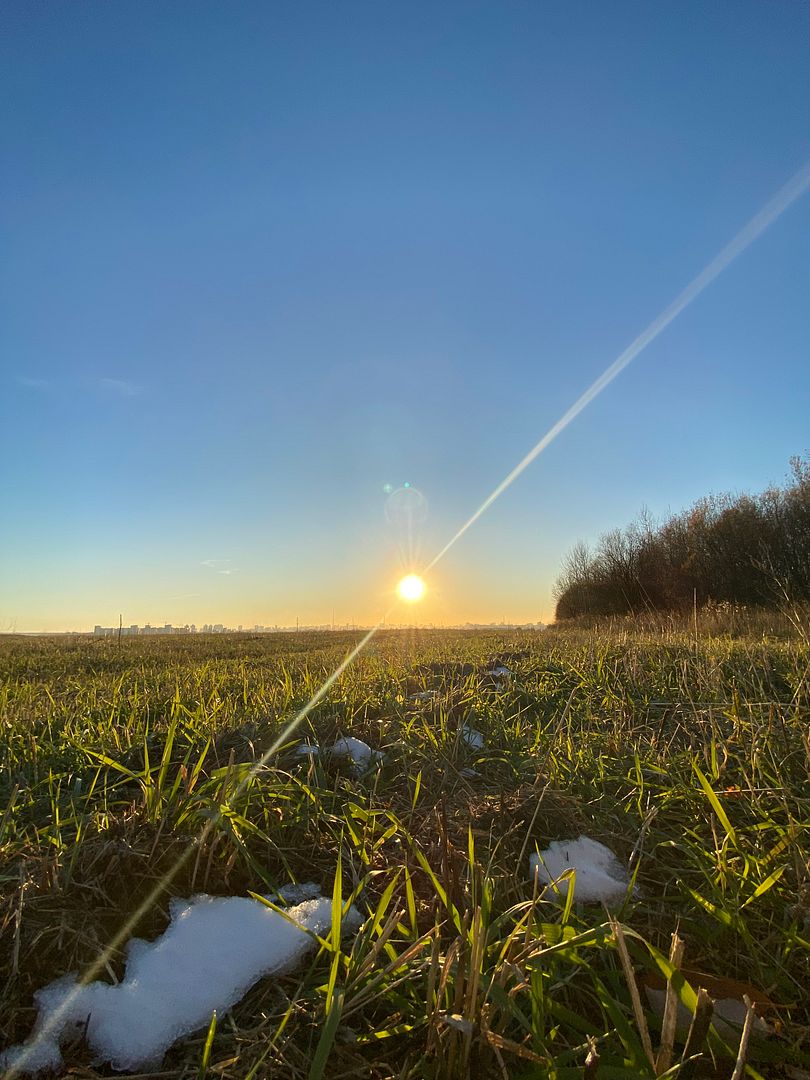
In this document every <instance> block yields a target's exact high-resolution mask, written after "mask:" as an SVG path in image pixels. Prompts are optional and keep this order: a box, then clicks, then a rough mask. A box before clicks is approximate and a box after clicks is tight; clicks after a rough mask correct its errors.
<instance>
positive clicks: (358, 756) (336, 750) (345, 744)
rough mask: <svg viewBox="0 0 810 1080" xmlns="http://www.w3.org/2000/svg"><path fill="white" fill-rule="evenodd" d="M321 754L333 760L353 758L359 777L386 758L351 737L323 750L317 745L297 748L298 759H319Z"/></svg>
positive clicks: (359, 740)
mask: <svg viewBox="0 0 810 1080" xmlns="http://www.w3.org/2000/svg"><path fill="white" fill-rule="evenodd" d="M321 754H325V755H326V756H327V757H333V758H340V757H348V758H351V760H352V763H353V765H354V771H355V773H356V774H357V775H358V776H359V775H360V774H361V773H364V772H365V771H366V770H367V769H369V768H370V767H371V766H372V765H374V764H376V763H377V762H379V761H382V759H383V758H384V757H385V755H384V754H383V753H382V752H381V751H380V750H372V749H371V747H370V746H369V745H368V743H364V742H363V740H362V739H355V738H353V737H352V736H351V735H350V736H347V737H346V738H342V739H338V741H337V742H336V743H334V744H333V745H332V746H327V747H326V748H325V749H323V750H321V748H320V747H319V746H318V744H317V743H300V744H299V745H298V746H296V748H295V756H296V757H310V758H312V757H319V756H320V755H321Z"/></svg>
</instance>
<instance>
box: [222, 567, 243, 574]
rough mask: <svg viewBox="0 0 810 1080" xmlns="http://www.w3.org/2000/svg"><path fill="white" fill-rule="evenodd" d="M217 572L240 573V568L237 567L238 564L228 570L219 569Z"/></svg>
mask: <svg viewBox="0 0 810 1080" xmlns="http://www.w3.org/2000/svg"><path fill="white" fill-rule="evenodd" d="M217 573H218V574H238V573H239V568H238V567H236V566H234V567H229V568H228V569H227V570H217Z"/></svg>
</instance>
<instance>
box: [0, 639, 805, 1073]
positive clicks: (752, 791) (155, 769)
mask: <svg viewBox="0 0 810 1080" xmlns="http://www.w3.org/2000/svg"><path fill="white" fill-rule="evenodd" d="M358 640H359V635H351V634H342V633H334V634H323V635H308V634H300V635H292V634H291V635H264V636H256V637H251V636H249V635H245V636H236V635H234V636H222V637H202V636H200V637H190V638H181V637H168V638H147V639H129V640H126V639H125V640H124V641H122V643H121V644H120V645H119V644H117V643H116V641H114V640H93V639H88V638H78V637H77V638H75V639H57V638H30V639H24V638H15V637H7V638H4V639H0V678H1V681H2V689H0V724H2V737H1V738H0V860H1V862H0V875H1V878H0V880H1V881H2V907H1V908H0V1047H3V1046H7V1045H8V1044H10V1043H14V1042H19V1041H21V1040H23V1039H24V1038H26V1037H27V1035H28V1034H29V1032H30V1030H31V1027H32V1024H33V1021H34V1018H35V1014H36V1010H35V1007H34V1004H33V994H34V992H35V991H36V990H37V989H38V988H40V987H41V986H43V985H44V984H45V983H48V982H50V981H51V980H52V979H54V978H56V977H57V976H60V975H62V974H64V973H67V972H71V971H84V970H85V969H87V968H88V967H89V966H91V965H93V964H94V962H95V961H96V960H97V959H98V957H99V955H100V954H101V953H102V950H103V949H104V946H105V945H108V944H109V943H111V942H112V943H113V945H114V948H113V949H112V951H111V952H110V953H109V955H108V956H107V957H106V958H105V960H104V963H103V964H102V967H101V970H100V971H97V972H96V973H95V976H94V977H101V978H105V979H109V980H113V979H115V978H116V977H119V976H120V975H121V972H122V970H123V946H124V944H125V939H126V937H127V936H129V935H130V934H135V935H137V936H140V937H145V938H153V937H155V936H156V935H158V934H159V933H161V932H162V931H163V930H164V929H165V927H166V925H167V922H168V904H169V900H170V898H171V897H172V896H181V897H185V896H190V895H192V894H193V893H195V892H209V893H213V894H215V895H233V894H242V895H244V894H246V893H248V892H249V891H253V892H258V893H267V892H268V891H270V890H271V889H273V888H276V887H278V886H280V885H283V884H287V883H289V882H291V881H299V882H305V881H315V882H316V883H317V884H319V885H320V886H321V887H322V890H323V892H324V893H325V894H326V895H333V896H334V897H335V899H336V902H337V901H338V900H340V901H343V902H345V901H346V900H348V898H349V897H354V898H355V903H356V905H357V906H358V908H359V909H360V911H361V912H362V914H363V915H364V916H366V922H365V924H364V926H363V928H362V929H361V931H360V933H359V934H358V935H356V936H354V937H352V938H348V939H345V940H344V941H343V942H342V943H341V942H340V941H339V934H337V933H333V934H331V935H330V936H329V937H328V938H327V939H325V940H324V941H323V943H322V944H321V946H320V947H319V948H318V949H317V951H313V953H312V956H311V958H310V959H308V960H307V962H306V963H305V964H304V965H303V966H302V967H300V968H299V969H297V970H295V971H292V972H289V973H288V974H285V975H283V976H281V977H270V978H267V979H264V980H262V981H261V982H260V983H258V984H257V985H256V986H255V987H254V988H253V989H252V990H251V991H250V992H249V993H248V995H247V996H246V997H245V998H244V999H243V1000H242V1001H241V1003H240V1004H239V1005H238V1006H237V1007H236V1008H235V1009H233V1010H232V1012H230V1013H228V1014H226V1015H222V1016H218V1017H217V1018H216V1022H215V1023H214V1024H212V1025H211V1028H210V1029H209V1031H208V1033H206V1031H205V1030H201V1031H200V1032H198V1033H197V1034H195V1035H193V1036H191V1037H189V1038H186V1039H184V1040H183V1041H181V1042H179V1043H178V1044H177V1045H176V1046H175V1047H174V1048H173V1049H172V1050H171V1051H170V1052H169V1053H168V1054H167V1056H166V1058H165V1060H164V1062H163V1064H162V1066H161V1068H160V1071H159V1072H158V1073H157V1074H155V1075H161V1076H183V1077H199V1076H210V1077H223V1078H231V1077H232V1078H236V1077H239V1078H242V1077H263V1076H276V1077H279V1078H282V1077H283V1078H291V1080H297V1078H307V1077H310V1078H312V1080H317V1078H318V1077H329V1078H338V1077H373V1078H384V1077H413V1078H431V1077H466V1076H471V1077H490V1076H491V1077H501V1076H503V1077H526V1078H528V1077H538V1078H539V1077H569V1076H571V1077H574V1076H577V1077H581V1076H597V1077H603V1078H610V1077H620V1076H621V1077H630V1076H632V1077H644V1076H655V1075H656V1074H658V1075H668V1076H675V1075H678V1076H683V1077H686V1076H689V1075H692V1076H718V1077H731V1076H732V1073H733V1072H735V1070H736V1074H737V1075H742V1074H743V1073H742V1070H743V1069H744V1070H745V1075H749V1076H765V1077H770V1076H777V1077H779V1076H785V1077H792V1078H801V1077H807V1076H810V1045H808V1037H809V1036H810V1026H809V1025H810V1008H809V1000H808V999H809V998H810V993H809V992H808V987H810V921H809V920H810V866H809V865H808V850H809V849H810V844H808V839H809V833H810V785H808V764H810V736H809V735H808V720H809V719H810V680H809V679H808V663H809V662H810V647H808V644H807V642H806V640H803V639H802V638H801V637H800V636H797V637H794V638H793V639H775V638H759V639H754V638H752V637H750V638H745V637H743V638H738V639H731V638H727V637H725V638H724V637H714V638H710V637H703V638H701V639H700V640H695V639H694V638H690V637H689V636H688V635H686V634H674V633H673V634H666V635H663V636H662V635H660V634H659V635H658V636H655V635H653V634H649V635H643V634H640V633H632V632H614V633H612V634H599V633H595V632H594V633H586V632H584V631H577V630H569V631H564V630H559V631H557V630H551V631H547V632H546V633H542V634H533V635H530V636H526V637H523V638H521V637H520V635H515V634H503V633H496V632H492V633H481V632H476V633H471V634H467V633H462V632H450V631H446V632H410V633H406V632H383V633H380V634H379V635H378V636H377V637H375V638H374V640H373V641H372V642H371V643H370V644H369V645H368V646H367V647H366V649H365V650H364V651H363V652H362V654H361V655H360V656H359V657H358V659H357V660H356V662H355V663H354V664H352V665H351V666H350V667H349V668H348V669H347V670H346V671H345V672H344V673H343V675H342V676H341V677H340V678H339V679H338V680H337V681H336V682H335V683H334V684H333V685H332V686H331V688H330V689H329V690H328V692H327V693H326V695H325V696H324V697H323V699H322V700H321V701H320V702H319V703H318V704H317V705H316V706H315V707H314V708H313V709H312V711H311V712H310V713H309V715H308V716H307V717H306V719H305V720H304V722H303V723H302V725H301V727H300V728H299V730H298V731H297V732H296V733H295V734H294V735H293V736H291V737H290V739H289V740H288V745H287V748H286V749H285V748H282V749H281V750H280V751H279V752H278V753H276V754H274V755H273V756H272V757H271V758H270V759H269V760H268V761H267V763H266V764H265V765H264V766H262V767H261V768H259V769H256V770H254V769H253V766H254V765H255V763H256V762H257V761H258V760H259V759H260V758H261V757H262V755H263V753H264V751H265V750H266V749H267V748H268V747H269V746H270V745H271V744H272V742H273V740H274V739H275V738H276V737H277V735H278V734H279V732H280V731H281V729H282V728H283V726H284V724H285V722H286V721H287V720H289V719H290V718H291V717H292V716H294V715H295V714H296V712H297V711H298V710H300V709H301V707H302V706H304V705H305V704H306V703H307V701H308V700H309V699H310V698H311V697H312V695H313V694H314V693H315V692H316V691H317V690H318V688H319V687H320V686H321V685H322V683H323V681H324V678H325V677H326V676H327V675H328V674H329V673H330V672H332V671H333V670H334V669H335V667H336V666H337V665H338V664H339V662H340V661H341V660H342V659H343V658H344V657H345V655H346V654H347V653H348V652H349V651H350V649H351V648H352V646H353V645H354V644H356V642H357V641H358ZM499 657H500V658H501V659H502V660H504V662H505V663H506V664H507V665H508V667H509V668H510V669H512V671H513V672H514V675H513V677H511V678H502V679H497V678H492V677H490V676H487V675H486V674H484V672H485V671H486V670H487V669H488V668H489V667H490V666H491V664H492V661H493V660H495V659H496V658H499ZM463 723H469V724H471V725H472V726H474V727H475V728H476V729H478V730H479V731H480V732H481V733H482V734H483V736H484V740H485V745H484V747H483V748H480V749H474V748H471V747H470V746H468V745H467V744H466V743H465V741H464V739H463V738H462V737H461V725H462V724H463ZM341 735H352V736H355V737H357V738H360V739H363V740H365V741H366V742H367V743H368V744H369V745H370V746H371V747H373V748H374V749H375V750H381V751H383V752H384V754H385V758H384V760H383V761H382V763H381V765H380V766H379V767H374V768H372V769H370V770H369V771H368V772H367V773H365V774H364V775H362V776H359V777H358V776H355V775H354V774H353V772H352V771H351V770H350V769H347V768H346V767H345V765H341V764H340V763H339V762H335V761H330V760H328V759H326V758H321V759H313V760H309V759H304V760H302V759H300V758H296V757H294V755H293V752H292V751H293V748H294V746H295V745H296V744H297V742H298V741H299V740H300V738H302V737H307V738H309V739H310V740H313V741H317V742H319V743H320V744H321V745H328V744H329V743H332V742H334V740H335V738H336V737H339V736H341ZM580 834H587V835H588V836H591V837H593V838H594V839H596V840H600V841H602V842H603V843H605V844H607V845H608V846H609V847H611V848H612V849H613V850H614V851H615V852H616V854H617V855H618V856H619V857H620V858H621V859H622V861H624V862H627V861H628V860H630V865H631V868H632V873H633V874H634V877H635V883H636V885H637V886H638V890H639V891H638V893H637V894H636V895H635V896H632V897H629V898H628V899H627V901H626V902H625V903H624V905H623V906H622V907H621V908H619V909H617V910H616V911H614V912H612V915H609V914H608V913H607V912H606V910H604V909H603V908H602V907H599V906H591V905H588V906H581V905H578V904H577V903H576V902H574V903H573V904H572V903H570V899H571V898H572V895H571V894H570V893H569V902H567V903H560V902H558V897H555V895H554V893H553V890H551V889H549V890H547V891H546V892H545V893H543V892H542V891H538V890H537V889H536V888H535V887H534V886H533V883H532V882H531V880H530V879H529V855H530V854H531V853H532V852H534V851H536V850H538V849H539V848H543V847H545V846H546V845H547V844H548V842H549V841H551V840H555V839H570V838H573V837H576V836H579V835H580ZM631 857H632V858H631ZM575 897H576V887H574V890H573V899H574V900H575ZM136 914H137V916H138V917H137V919H136V920H135V921H133V919H132V916H133V915H136ZM614 918H615V921H613V919H614ZM126 924H128V925H126ZM125 926H126V929H125V930H124V933H123V934H122V933H121V930H122V927H125ZM675 932H677V934H678V936H679V939H680V941H681V943H682V947H683V952H684V956H683V961H682V964H683V968H684V969H685V970H686V969H696V970H699V971H702V972H707V973H709V974H712V975H715V976H718V977H722V978H727V979H733V980H742V981H744V982H745V983H747V984H750V986H752V987H754V988H756V989H757V990H758V991H761V992H762V993H763V994H765V995H767V997H768V998H769V999H770V1000H771V1002H772V1003H773V1006H772V1007H768V1008H767V1011H766V1019H767V1020H768V1022H769V1023H770V1024H771V1026H772V1028H773V1029H774V1030H773V1033H772V1034H771V1035H770V1036H769V1037H767V1038H752V1039H751V1041H750V1043H749V1046H748V1050H747V1055H746V1062H745V1064H744V1065H743V1062H742V1057H740V1059H739V1061H738V1060H737V1051H736V1045H732V1043H734V1041H735V1040H734V1039H733V1038H730V1037H726V1039H725V1044H726V1045H723V1040H722V1039H721V1038H720V1037H718V1036H717V1035H716V1034H714V1033H710V1034H709V1036H708V1039H707V1040H704V1039H703V1038H701V1037H700V1032H699V1031H698V1030H697V1028H698V1027H699V1026H700V1025H699V1024H698V1025H695V1029H696V1030H695V1031H694V1032H693V1034H694V1037H695V1038H694V1040H693V1042H692V1045H691V1047H690V1048H688V1049H687V1050H686V1052H684V1046H683V1040H681V1039H680V1038H679V1039H678V1040H676V1042H675V1045H674V1048H673V1049H672V1052H671V1054H669V1053H667V1045H665V1046H664V1053H663V1054H659V1050H660V1045H661V1022H660V1019H657V1018H656V1016H655V1015H654V1014H653V1013H652V1012H651V1011H650V1010H649V1009H648V1008H647V999H646V996H645V993H644V991H643V990H641V991H640V990H639V989H638V988H637V982H636V978H635V976H643V975H644V974H645V973H647V974H648V975H653V974H655V973H656V972H657V973H659V974H661V973H664V974H667V973H671V971H672V969H671V968H670V966H669V963H668V960H667V957H668V956H669V953H670V948H671V942H672V935H673V934H674V933H675ZM631 966H632V969H633V971H634V972H635V976H632V977H631V976H630V974H629V970H630V967H631ZM694 982H695V980H694V979H692V978H691V977H690V976H689V975H687V977H686V979H685V980H684V979H683V978H682V977H678V976H676V977H675V978H674V979H673V980H672V985H673V987H674V988H675V990H676V991H677V993H678V995H679V996H680V998H681V1000H682V1001H683V1002H685V1003H686V1005H687V1007H690V1008H691V1007H693V1006H694V1001H695V995H694V989H695V988H696V987H695V986H693V985H692V984H693V983H694ZM664 1043H665V1044H666V1043H667V1040H666V1039H664ZM693 1050H694V1051H695V1053H692V1051H693ZM64 1055H65V1059H66V1062H67V1064H68V1065H69V1066H70V1067H71V1069H72V1075H74V1076H80V1077H81V1076H85V1077H89V1076H97V1075H108V1074H110V1073H109V1070H107V1068H106V1066H103V1065H98V1066H94V1067H93V1066H91V1064H90V1055H89V1052H88V1051H87V1049H86V1048H85V1047H84V1046H83V1045H82V1044H81V1043H77V1044H76V1045H74V1046H71V1047H66V1048H65V1050H64ZM653 1062H657V1066H654V1064H653Z"/></svg>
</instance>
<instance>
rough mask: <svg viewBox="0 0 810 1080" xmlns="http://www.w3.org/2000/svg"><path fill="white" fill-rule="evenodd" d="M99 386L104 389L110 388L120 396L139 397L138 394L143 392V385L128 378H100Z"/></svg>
mask: <svg viewBox="0 0 810 1080" xmlns="http://www.w3.org/2000/svg"><path fill="white" fill-rule="evenodd" d="M99 386H100V387H101V389H102V390H109V391H110V393H112V394H118V396H119V397H137V396H138V394H142V393H143V387H142V386H138V385H137V383H133V382H128V381H127V380H126V379H99Z"/></svg>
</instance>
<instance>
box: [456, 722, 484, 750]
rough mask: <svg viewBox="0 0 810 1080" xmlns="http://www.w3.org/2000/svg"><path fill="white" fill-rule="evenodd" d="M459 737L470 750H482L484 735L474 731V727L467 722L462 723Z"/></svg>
mask: <svg viewBox="0 0 810 1080" xmlns="http://www.w3.org/2000/svg"><path fill="white" fill-rule="evenodd" d="M461 738H462V741H463V742H465V743H466V744H467V746H469V747H470V749H471V750H483V748H484V736H483V735H482V734H481V732H480V731H476V730H475V728H474V727H470V725H469V724H464V726H463V727H462V729H461Z"/></svg>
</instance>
